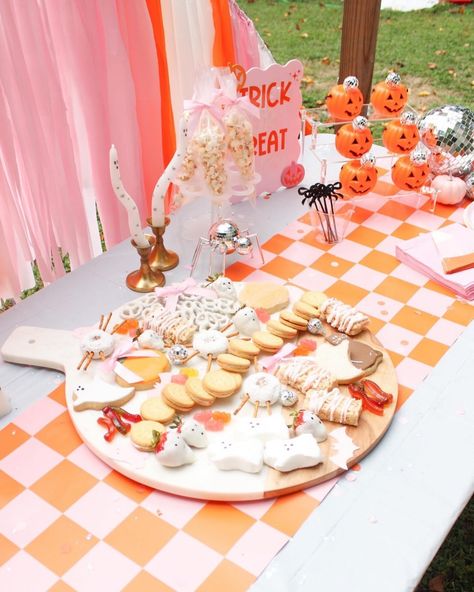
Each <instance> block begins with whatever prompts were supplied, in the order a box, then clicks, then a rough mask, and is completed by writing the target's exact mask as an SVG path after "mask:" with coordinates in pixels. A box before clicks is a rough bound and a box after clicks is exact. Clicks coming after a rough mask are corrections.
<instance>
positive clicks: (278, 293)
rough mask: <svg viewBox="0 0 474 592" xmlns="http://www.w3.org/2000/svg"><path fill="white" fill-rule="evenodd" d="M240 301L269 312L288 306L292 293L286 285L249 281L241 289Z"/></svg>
mask: <svg viewBox="0 0 474 592" xmlns="http://www.w3.org/2000/svg"><path fill="white" fill-rule="evenodd" d="M239 301H240V302H241V303H242V304H245V305H246V306H250V308H255V309H257V308H263V310H266V311H267V312H268V313H269V314H272V313H274V312H278V311H279V310H282V309H284V308H286V307H287V306H288V303H289V301H290V294H289V292H288V289H287V288H285V286H281V285H280V284H275V283H273V282H249V283H248V284H246V285H245V286H244V288H243V289H242V290H241V291H240V294H239Z"/></svg>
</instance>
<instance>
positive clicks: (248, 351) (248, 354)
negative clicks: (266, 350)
mask: <svg viewBox="0 0 474 592" xmlns="http://www.w3.org/2000/svg"><path fill="white" fill-rule="evenodd" d="M229 353H231V354H234V355H235V356H239V357H241V358H247V360H250V361H251V362H253V361H254V359H255V357H256V356H258V355H259V354H260V348H258V347H257V346H256V345H255V343H253V342H252V341H248V340H246V339H231V340H230V341H229Z"/></svg>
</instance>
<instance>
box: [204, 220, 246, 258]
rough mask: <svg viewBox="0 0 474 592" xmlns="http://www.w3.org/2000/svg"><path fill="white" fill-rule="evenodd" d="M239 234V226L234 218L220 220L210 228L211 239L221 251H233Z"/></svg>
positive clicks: (212, 243)
mask: <svg viewBox="0 0 474 592" xmlns="http://www.w3.org/2000/svg"><path fill="white" fill-rule="evenodd" d="M238 236H239V228H238V226H237V224H235V222H232V220H219V221H218V222H214V224H213V225H212V226H211V227H210V228H209V241H210V243H211V245H214V246H215V247H217V248H218V249H219V251H220V252H221V253H232V252H233V251H234V250H235V245H234V241H235V239H236V238H237V237H238Z"/></svg>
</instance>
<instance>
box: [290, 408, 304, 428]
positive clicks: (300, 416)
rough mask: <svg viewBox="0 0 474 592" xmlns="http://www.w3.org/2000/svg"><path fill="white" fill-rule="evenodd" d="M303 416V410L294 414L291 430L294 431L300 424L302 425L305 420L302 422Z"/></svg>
mask: <svg viewBox="0 0 474 592" xmlns="http://www.w3.org/2000/svg"><path fill="white" fill-rule="evenodd" d="M304 414H305V410H304V409H300V410H299V411H297V412H296V413H295V414H294V417H293V429H294V430H296V428H297V427H298V426H300V425H302V424H304V422H305V420H304Z"/></svg>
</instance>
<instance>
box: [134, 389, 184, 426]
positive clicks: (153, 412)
mask: <svg viewBox="0 0 474 592" xmlns="http://www.w3.org/2000/svg"><path fill="white" fill-rule="evenodd" d="M140 415H141V416H142V417H143V419H150V420H152V421H157V422H159V423H168V422H170V421H171V420H172V419H173V417H174V416H175V415H176V411H175V410H174V409H173V408H172V407H170V406H169V405H167V404H166V403H165V402H164V401H163V399H162V398H161V397H160V396H155V397H150V398H149V399H146V401H143V403H142V404H141V407H140Z"/></svg>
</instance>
